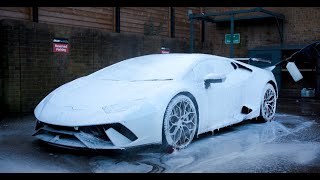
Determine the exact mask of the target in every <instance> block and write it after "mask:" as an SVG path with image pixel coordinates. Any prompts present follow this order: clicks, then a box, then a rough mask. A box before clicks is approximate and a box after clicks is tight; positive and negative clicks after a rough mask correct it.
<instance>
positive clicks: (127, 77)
mask: <svg viewBox="0 0 320 180" xmlns="http://www.w3.org/2000/svg"><path fill="white" fill-rule="evenodd" d="M277 96H278V92H277V84H276V80H275V78H274V75H273V73H272V72H271V71H270V70H265V69H262V68H258V67H255V66H251V65H249V64H246V63H243V62H240V61H236V60H233V59H230V58H226V57H220V56H215V55H208V54H187V53H186V54H183V53H181V54H178V53H177V54H174V53H172V54H152V55H145V56H140V57H135V58H130V59H127V60H123V61H121V62H119V63H116V64H113V65H111V66H107V67H105V68H103V69H101V70H99V71H96V72H94V73H92V74H90V75H87V76H84V77H80V78H78V79H75V80H73V81H71V82H68V83H66V84H64V85H62V86H60V87H58V88H57V89H55V90H54V91H52V92H51V93H50V94H48V95H47V96H46V97H45V98H44V99H43V100H42V101H41V102H40V103H39V104H38V105H37V107H36V108H35V110H34V114H35V117H36V119H37V121H36V132H35V134H34V136H35V137H37V138H38V139H40V140H42V141H45V142H47V143H49V144H52V145H56V146H62V147H69V148H70V147H71V148H89V149H126V148H130V147H136V146H140V145H148V144H162V145H163V147H171V148H176V149H180V148H185V147H186V146H188V145H189V144H190V143H191V141H192V140H193V139H194V138H195V137H197V136H198V135H199V134H201V133H205V132H208V131H213V130H215V129H219V128H223V127H226V126H229V125H232V124H235V123H239V122H241V121H243V120H248V119H253V118H256V117H259V119H262V120H264V121H271V120H272V119H273V118H274V116H275V112H276V101H277Z"/></svg>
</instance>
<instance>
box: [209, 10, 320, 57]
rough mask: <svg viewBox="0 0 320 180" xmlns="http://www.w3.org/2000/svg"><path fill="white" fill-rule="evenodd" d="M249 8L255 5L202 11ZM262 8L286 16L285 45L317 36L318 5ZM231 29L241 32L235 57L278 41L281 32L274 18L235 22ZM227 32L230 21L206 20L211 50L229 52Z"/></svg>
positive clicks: (319, 29)
mask: <svg viewBox="0 0 320 180" xmlns="http://www.w3.org/2000/svg"><path fill="white" fill-rule="evenodd" d="M252 8H254V7H205V11H206V12H225V11H231V10H244V9H252ZM264 9H266V10H269V11H272V12H276V13H282V14H283V15H284V16H285V21H284V44H285V45H307V44H310V43H312V42H315V41H319V40H320V23H318V20H319V18H320V8H319V7H265V8H264ZM246 15H249V14H246ZM253 15H258V14H253ZM260 15H261V13H260ZM225 18H227V17H225ZM234 32H235V33H240V36H241V42H240V44H235V45H234V53H235V54H234V55H235V57H246V56H248V49H252V48H256V47H261V46H277V45H279V44H280V36H279V33H278V29H277V24H276V21H275V20H274V21H273V20H271V21H258V22H242V23H236V24H235V31H234ZM229 33H230V23H226V24H224V25H223V24H212V23H206V35H205V38H206V41H210V42H211V43H213V49H214V52H213V53H214V54H217V55H222V56H229V49H230V46H229V45H227V44H225V43H224V37H225V34H229Z"/></svg>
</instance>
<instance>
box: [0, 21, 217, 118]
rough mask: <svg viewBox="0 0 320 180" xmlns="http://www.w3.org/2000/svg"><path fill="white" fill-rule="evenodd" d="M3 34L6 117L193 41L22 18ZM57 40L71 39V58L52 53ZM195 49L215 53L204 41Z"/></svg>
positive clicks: (1, 25) (7, 24) (0, 26)
mask: <svg viewBox="0 0 320 180" xmlns="http://www.w3.org/2000/svg"><path fill="white" fill-rule="evenodd" d="M0 31H1V36H0V38H1V45H0V49H1V55H0V59H1V62H2V63H1V66H2V67H1V73H0V74H1V75H0V77H1V81H0V85H1V91H0V94H1V106H2V107H1V111H2V113H3V112H12V113H15V112H32V111H33V110H34V108H35V106H36V105H37V104H38V103H39V102H40V100H41V99H42V98H44V97H45V96H46V95H47V94H48V93H49V92H50V91H52V90H53V89H55V88H57V87H58V86H60V85H62V84H64V83H66V82H68V81H71V80H73V79H75V78H78V77H80V76H84V75H87V74H90V73H92V72H94V71H96V70H98V69H101V68H103V67H105V66H108V65H111V64H113V63H116V62H119V61H121V60H124V59H126V58H130V57H134V56H138V55H144V54H151V53H159V52H160V48H161V47H162V46H165V47H168V48H170V50H171V52H188V51H189V41H186V40H181V39H180V40H179V39H172V38H166V37H159V36H143V35H139V34H130V33H120V34H118V33H110V32H106V31H103V30H97V29H86V28H79V27H65V26H58V25H49V24H41V23H32V22H23V21H17V20H2V21H1V22H0ZM53 38H67V39H68V40H69V45H70V51H69V54H61V53H53V51H52V41H53ZM195 48H196V51H198V52H200V49H201V50H202V49H203V52H211V49H212V48H211V47H210V44H201V43H199V42H196V43H195ZM1 111H0V112H1Z"/></svg>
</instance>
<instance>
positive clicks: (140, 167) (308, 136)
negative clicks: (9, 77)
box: [0, 98, 320, 173]
mask: <svg viewBox="0 0 320 180" xmlns="http://www.w3.org/2000/svg"><path fill="white" fill-rule="evenodd" d="M34 123H35V118H34V117H33V116H32V115H26V116H22V117H16V118H13V117H8V118H4V119H2V120H1V121H0V172H2V173H4V172H8V173H20V172H27V173H29V172H36V173H51V172H62V173H63V172H71V173H73V172H81V173H88V172H98V173H100V172H103V173H128V172H129V173H148V172H151V173H152V172H156V173H157V172H164V173H172V172H173V173H180V172H205V173H216V172H218V173H220V172H223V173H238V172H240V173H288V172H289V173H306V172H307V173H319V172H320V100H315V99H284V98H282V99H278V107H277V114H276V118H275V121H274V122H271V123H257V122H255V121H245V122H243V123H239V124H237V125H234V126H231V127H227V128H223V129H220V130H219V131H215V132H214V134H212V133H207V134H204V135H201V136H200V137H199V138H198V139H196V140H194V141H193V142H192V143H191V144H190V145H189V146H188V147H187V148H186V149H183V150H179V151H174V152H173V153H171V154H166V153H163V152H161V151H159V150H158V147H157V146H148V147H144V148H143V149H134V150H128V151H103V152H84V151H75V150H65V149H61V148H55V147H52V146H49V145H46V144H44V143H41V142H40V141H39V140H37V139H36V138H34V137H33V136H31V135H32V134H33V130H34V125H35V124H34Z"/></svg>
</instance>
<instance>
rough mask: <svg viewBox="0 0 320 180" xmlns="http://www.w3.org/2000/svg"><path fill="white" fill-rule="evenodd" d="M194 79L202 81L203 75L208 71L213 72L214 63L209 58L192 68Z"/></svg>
mask: <svg viewBox="0 0 320 180" xmlns="http://www.w3.org/2000/svg"><path fill="white" fill-rule="evenodd" d="M193 73H194V78H195V80H200V81H202V80H203V78H204V76H205V75H207V74H209V73H214V63H213V62H212V61H210V60H207V61H204V62H200V63H199V64H197V65H196V66H195V67H194V68H193Z"/></svg>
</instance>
